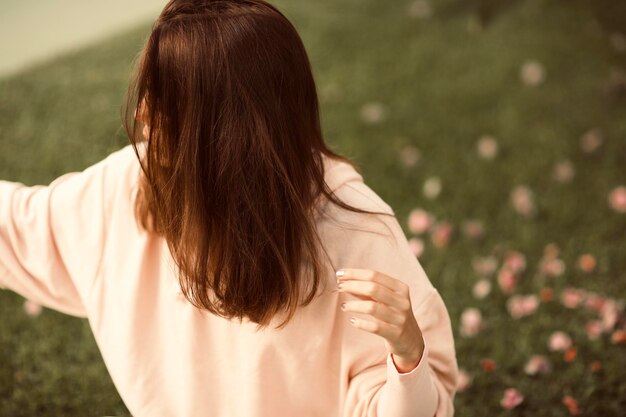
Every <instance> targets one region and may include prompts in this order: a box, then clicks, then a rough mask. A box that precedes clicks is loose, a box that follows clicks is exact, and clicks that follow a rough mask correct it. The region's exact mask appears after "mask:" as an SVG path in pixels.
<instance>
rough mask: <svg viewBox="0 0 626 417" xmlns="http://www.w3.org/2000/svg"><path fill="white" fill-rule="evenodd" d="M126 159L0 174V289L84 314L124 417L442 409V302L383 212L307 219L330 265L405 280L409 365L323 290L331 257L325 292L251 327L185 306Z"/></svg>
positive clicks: (366, 201)
mask: <svg viewBox="0 0 626 417" xmlns="http://www.w3.org/2000/svg"><path fill="white" fill-rule="evenodd" d="M142 152H143V148H142ZM324 160H325V162H324V163H325V167H326V182H327V183H328V185H329V186H330V188H331V189H333V190H334V191H335V192H336V194H337V195H338V197H339V198H341V199H342V200H344V201H346V202H348V203H350V204H352V205H354V206H358V207H362V208H366V209H369V210H375V211H385V212H388V213H393V211H392V209H391V207H390V206H389V205H387V204H386V203H385V202H384V201H383V200H382V199H381V198H380V197H379V196H378V195H377V194H375V193H374V191H372V190H371V189H370V188H369V187H368V186H367V185H366V184H365V183H364V182H363V178H362V177H361V175H359V174H358V173H357V172H356V171H355V170H354V169H353V168H352V167H351V166H350V165H348V164H346V163H343V162H339V161H336V160H333V159H328V158H324ZM139 172H140V167H139V163H138V161H137V158H136V155H135V154H134V152H133V149H132V147H131V146H130V145H127V146H125V147H124V148H122V149H120V150H118V151H116V152H113V153H111V154H110V155H109V156H108V157H106V158H105V159H103V160H102V161H100V162H98V163H96V164H94V165H92V166H91V167H89V168H87V169H86V170H84V171H82V172H72V173H68V174H65V175H62V176H61V177H59V178H57V179H55V180H54V181H53V182H52V183H51V184H50V185H48V186H42V185H36V186H31V187H27V186H25V185H24V184H22V183H17V182H9V181H0V287H1V288H7V289H9V290H12V291H14V292H16V293H18V294H20V295H22V296H24V297H26V298H28V299H30V300H32V301H35V302H37V303H40V304H42V305H44V306H46V307H49V308H52V309H55V310H58V311H61V312H64V313H66V314H70V315H73V316H78V317H84V318H87V319H88V321H89V324H90V326H91V329H92V331H93V334H94V336H95V340H96V342H97V344H98V347H99V349H100V351H101V353H102V357H103V358H104V362H105V364H106V366H107V369H108V371H109V372H110V374H111V377H112V379H113V382H114V384H115V386H116V388H117V390H118V391H119V393H120V396H121V398H122V399H123V401H124V403H125V404H126V406H127V407H128V409H129V411H130V412H131V413H132V414H133V416H135V417H154V416H181V417H195V416H212V417H277V416H281V417H283V416H285V417H308V416H311V417H313V416H319V417H366V416H369V417H374V416H378V417H432V416H437V417H444V416H448V417H449V416H452V415H453V412H454V407H453V400H454V395H455V393H456V383H457V376H458V368H457V362H456V356H455V346H454V339H453V335H452V329H451V324H450V319H449V315H448V312H447V310H446V307H445V305H444V302H443V300H442V298H441V296H440V294H439V292H438V291H437V289H436V288H434V287H433V285H432V284H431V282H430V280H429V279H428V277H427V275H426V274H425V272H424V270H423V269H422V267H421V265H420V264H419V262H418V260H417V258H416V257H415V256H414V255H413V253H412V252H411V250H410V248H409V245H408V242H407V240H406V237H405V235H404V233H403V231H402V228H401V227H400V225H399V223H398V222H397V220H396V218H395V217H389V216H382V215H376V216H375V217H374V218H375V219H379V220H381V221H380V222H379V221H374V220H372V219H370V220H368V221H366V222H364V221H363V219H364V217H363V216H364V215H362V214H358V213H353V212H350V211H346V210H343V209H341V208H339V207H337V206H335V205H334V204H326V206H325V210H327V212H329V213H331V215H332V216H334V219H335V220H334V221H330V220H328V219H324V220H322V219H321V218H320V217H318V221H317V226H318V231H319V233H320V235H321V237H322V240H323V242H324V244H325V245H326V249H327V251H328V253H329V255H330V256H331V258H332V261H333V264H334V265H335V266H336V267H337V268H343V267H345V268H349V267H354V268H368V269H374V270H377V271H380V272H383V273H385V274H387V275H389V276H391V277H393V278H396V279H399V280H402V281H404V282H405V283H407V284H408V285H409V286H410V290H411V291H410V296H411V303H412V305H413V311H414V314H415V317H416V320H417V322H418V324H419V326H420V328H421V329H422V333H423V337H424V341H425V345H426V349H425V351H424V353H423V356H422V359H421V361H420V362H419V364H418V365H417V367H416V368H415V369H413V370H412V371H410V372H408V373H400V372H399V371H398V370H397V369H396V367H395V364H394V362H393V357H392V354H391V353H389V352H388V351H387V350H386V348H385V344H384V339H382V338H381V337H380V336H378V335H375V334H372V333H369V332H367V331H365V330H361V329H358V328H356V327H354V326H352V325H351V324H350V322H349V319H350V317H352V316H356V317H359V318H364V319H367V318H368V316H367V315H365V314H361V313H351V312H344V311H342V310H341V308H340V304H341V302H342V301H345V300H349V299H356V297H355V296H352V295H351V294H348V293H343V292H337V291H336V283H335V282H336V279H335V275H334V272H335V271H334V270H333V268H332V267H331V266H329V267H328V271H327V272H328V273H327V276H328V280H330V281H332V282H331V283H330V285H329V286H328V289H327V290H326V291H325V292H324V293H323V294H322V295H320V296H319V297H317V298H316V299H315V300H314V301H313V302H312V303H311V304H309V305H308V306H306V307H303V308H301V310H300V311H299V312H298V314H296V316H295V317H294V319H293V320H292V321H291V322H290V323H289V324H288V325H287V327H286V328H284V329H282V330H273V329H271V328H270V329H266V330H261V331H259V332H256V331H255V325H254V324H253V323H250V322H249V321H244V322H243V323H239V322H238V321H237V320H232V321H229V320H225V319H223V318H220V317H217V316H215V315H211V314H209V313H207V312H204V311H199V310H197V309H196V308H194V307H193V306H192V305H191V304H190V303H189V302H188V301H187V300H186V299H185V298H184V297H183V296H182V293H181V292H180V288H179V285H178V282H177V280H176V278H175V275H174V267H173V265H174V263H173V260H172V258H171V255H170V253H169V250H168V248H167V244H166V242H165V240H164V239H163V238H161V237H158V236H155V235H151V234H148V233H146V232H145V231H143V230H141V229H140V228H139V227H138V226H137V223H136V222H135V218H134V215H133V210H132V202H133V198H134V196H135V195H136V194H135V193H136V191H137V179H138V178H139V177H138V176H139ZM368 216H371V215H368ZM385 225H386V226H388V227H389V228H390V230H391V231H390V230H389V229H388V228H387V227H385ZM362 228H367V229H369V230H371V231H375V232H378V233H382V235H379V234H376V233H369V232H366V231H362V230H359V229H362ZM276 323H278V321H277V322H276Z"/></svg>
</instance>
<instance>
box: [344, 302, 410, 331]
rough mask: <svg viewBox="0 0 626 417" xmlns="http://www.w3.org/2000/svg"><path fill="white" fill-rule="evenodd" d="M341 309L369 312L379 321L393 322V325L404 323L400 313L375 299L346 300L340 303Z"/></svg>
mask: <svg viewBox="0 0 626 417" xmlns="http://www.w3.org/2000/svg"><path fill="white" fill-rule="evenodd" d="M341 309H342V310H343V311H346V312H354V313H363V314H369V315H370V316H372V317H374V318H376V319H378V320H380V321H383V322H385V323H389V324H393V325H394V326H402V324H403V323H404V319H403V317H402V314H401V313H400V312H399V311H398V310H396V309H393V308H390V307H389V306H387V305H386V304H383V303H377V302H375V301H369V300H365V301H362V300H353V301H346V302H343V303H341Z"/></svg>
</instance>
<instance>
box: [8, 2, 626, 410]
mask: <svg viewBox="0 0 626 417" xmlns="http://www.w3.org/2000/svg"><path fill="white" fill-rule="evenodd" d="M164 3H165V2H163V1H149V0H142V1H133V2H123V1H121V0H115V1H107V2H95V1H78V0H75V1H74V0H72V1H70V0H67V1H43V0H23V1H17V0H3V1H2V3H1V4H0V56H1V59H0V178H2V179H5V180H13V181H21V182H24V183H26V184H28V185H35V184H47V183H49V182H50V181H51V180H53V179H54V178H56V177H58V176H60V175H62V174H64V173H66V172H70V171H77V170H83V169H84V168H86V167H87V166H89V165H91V164H93V163H95V162H97V161H99V160H101V159H102V158H104V157H105V156H106V155H108V154H109V153H110V152H112V151H114V150H116V149H119V148H121V147H122V146H124V145H125V144H127V143H128V139H127V138H126V137H124V134H123V130H122V129H121V119H120V111H121V104H122V102H123V100H124V94H125V92H126V88H127V86H128V83H129V81H130V76H131V73H132V69H133V64H134V63H135V59H136V57H137V54H138V52H139V50H140V48H141V46H142V44H143V42H144V41H145V39H146V36H147V35H148V34H149V31H150V25H151V23H152V21H153V20H154V19H155V18H156V16H157V15H158V13H159V11H160V10H161V8H162V6H163V5H164ZM272 3H273V4H276V5H277V6H278V7H279V8H280V9H281V10H282V11H283V12H284V13H285V14H286V15H287V17H288V18H289V19H290V20H291V21H292V22H293V23H294V24H295V26H296V28H297V29H298V31H299V32H300V34H301V37H302V38H303V41H304V43H305V45H306V47H307V50H308V52H309V56H310V59H311V62H312V65H313V70H314V73H315V77H316V81H317V87H318V92H319V97H320V102H321V113H322V125H323V130H324V134H325V137H326V140H327V142H328V143H329V144H330V146H331V147H333V148H334V149H335V150H337V151H338V152H340V153H342V154H344V155H347V156H349V157H351V158H352V159H353V160H355V161H356V162H357V163H358V165H359V166H360V167H361V168H362V170H363V172H364V174H365V175H364V179H365V182H366V183H367V184H368V185H369V186H370V187H371V188H372V189H373V190H375V191H376V192H377V193H378V194H379V195H380V196H381V197H382V198H383V199H384V200H385V201H387V202H388V203H389V204H390V205H391V206H392V207H393V208H394V210H395V212H396V216H397V218H398V220H399V221H400V223H401V224H402V226H403V228H404V230H405V233H406V236H407V239H408V240H409V243H410V245H411V248H412V249H413V251H414V253H415V255H416V256H417V257H418V259H419V261H420V263H421V264H422V265H423V267H424V269H425V271H426V272H427V274H428V275H429V277H430V279H431V281H432V282H433V284H434V285H435V286H436V287H437V288H438V289H439V291H440V292H441V294H442V295H443V298H444V300H445V301H446V305H447V307H448V310H449V313H450V317H451V320H452V325H453V329H454V332H455V339H456V349H457V355H458V361H459V366H460V368H461V379H460V385H459V391H458V393H457V395H456V398H455V405H456V409H457V412H456V415H458V416H484V415H489V416H509V415H519V416H524V415H533V416H569V415H581V416H622V415H623V413H624V411H623V410H624V409H626V382H625V378H626V321H625V318H624V300H625V297H626V2H624V1H615V0H593V1H592V0H567V1H565V0H508V1H503V0H499V1H497V0H401V1H393V2H381V1H375V0H358V1H357V0H317V1H315V2H305V1H295V0H280V1H274V2H272ZM0 316H1V317H2V318H3V319H2V320H1V321H0V358H1V359H0V415H3V416H5V415H6V416H59V415H63V416H85V415H116V416H127V415H128V411H127V410H126V408H125V407H124V404H123V402H122V401H121V400H120V398H119V396H118V394H117V392H116V390H115V388H114V386H113V384H112V383H111V380H110V377H109V375H108V373H107V370H106V368H105V366H104V364H103V362H102V358H101V356H100V354H99V352H98V349H97V347H96V345H95V342H94V339H93V336H92V334H91V331H90V328H89V324H88V322H87V321H86V320H82V319H78V318H74V317H70V316H65V315H63V314H61V313H58V312H55V311H52V310H49V309H46V308H42V307H41V306H38V305H36V304H33V303H30V302H29V301H28V300H24V299H23V298H21V297H20V296H18V295H15V294H14V293H11V292H9V291H0ZM119 342H120V343H124V341H123V340H120V341H119ZM312 395H314V394H312Z"/></svg>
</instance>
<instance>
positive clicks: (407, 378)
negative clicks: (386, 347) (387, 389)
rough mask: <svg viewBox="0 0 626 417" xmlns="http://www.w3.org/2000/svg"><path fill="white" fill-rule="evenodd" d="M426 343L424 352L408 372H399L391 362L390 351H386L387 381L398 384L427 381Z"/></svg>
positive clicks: (427, 352) (427, 353)
mask: <svg viewBox="0 0 626 417" xmlns="http://www.w3.org/2000/svg"><path fill="white" fill-rule="evenodd" d="M429 351H430V350H429V348H428V344H425V345H424V352H422V357H421V358H420V361H419V363H418V364H417V366H416V367H415V368H413V369H412V370H411V371H410V372H405V373H401V372H399V371H398V369H397V368H396V365H395V363H394V362H393V357H392V354H391V352H389V353H387V381H392V380H393V381H397V382H398V383H399V384H400V385H407V384H410V385H413V384H423V383H426V382H428V378H430V375H429V373H428V355H429Z"/></svg>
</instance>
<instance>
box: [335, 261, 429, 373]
mask: <svg viewBox="0 0 626 417" xmlns="http://www.w3.org/2000/svg"><path fill="white" fill-rule="evenodd" d="M336 275H337V288H338V290H339V291H341V292H347V293H350V294H352V295H354V296H356V297H358V298H359V300H351V301H346V302H344V303H342V309H343V310H344V311H346V312H350V311H352V312H357V313H365V314H369V315H370V316H371V317H372V318H373V319H374V320H373V321H370V320H362V319H358V318H356V317H353V318H352V319H351V321H350V322H351V323H352V325H353V326H355V327H357V328H359V329H363V330H365V331H368V332H370V333H374V334H377V335H379V336H381V337H382V338H383V339H384V340H385V346H386V347H387V350H388V351H389V352H391V353H392V358H393V361H394V363H395V365H396V369H398V371H399V372H401V373H406V372H410V371H411V370H413V369H414V368H415V367H416V366H417V364H418V363H419V361H420V359H421V357H422V353H423V352H424V339H423V337H422V331H421V330H420V328H419V326H418V324H417V321H416V320H415V316H414V315H413V309H412V306H411V299H410V296H409V287H408V285H406V284H405V283H404V282H402V281H400V280H398V279H395V278H392V277H390V276H388V275H385V274H383V273H382V272H378V271H374V270H371V269H357V268H343V269H340V270H338V271H337V273H336Z"/></svg>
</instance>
